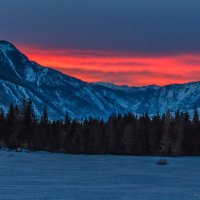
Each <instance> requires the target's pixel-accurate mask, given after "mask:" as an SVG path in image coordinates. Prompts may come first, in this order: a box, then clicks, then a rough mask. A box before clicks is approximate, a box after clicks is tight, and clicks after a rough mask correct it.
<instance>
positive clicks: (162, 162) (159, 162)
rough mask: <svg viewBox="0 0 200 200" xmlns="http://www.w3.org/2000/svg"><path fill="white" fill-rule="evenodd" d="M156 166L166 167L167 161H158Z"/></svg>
mask: <svg viewBox="0 0 200 200" xmlns="http://www.w3.org/2000/svg"><path fill="white" fill-rule="evenodd" d="M157 165H167V161H166V160H165V159H160V160H158V161H157Z"/></svg>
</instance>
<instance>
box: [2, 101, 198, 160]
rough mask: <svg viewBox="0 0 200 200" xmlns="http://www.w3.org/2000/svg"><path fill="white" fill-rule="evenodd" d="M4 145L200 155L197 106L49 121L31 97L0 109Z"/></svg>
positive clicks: (86, 151) (70, 150)
mask: <svg viewBox="0 0 200 200" xmlns="http://www.w3.org/2000/svg"><path fill="white" fill-rule="evenodd" d="M0 147H7V148H9V149H17V148H25V149H28V150H30V151H41V150H42V151H50V152H64V153H70V154H115V155H140V156H141V155H163V156H181V155H200V120H199V115H198V112H197V109H196V107H195V108H194V113H193V116H192V117H190V116H189V114H188V113H187V112H180V111H177V112H176V113H175V114H173V115H172V114H171V113H170V112H166V113H164V114H163V115H162V116H160V115H159V114H158V113H157V114H156V115H154V116H153V117H150V116H149V115H148V113H145V114H144V115H141V116H137V115H135V114H133V113H128V114H124V115H121V114H113V115H112V116H110V117H109V119H108V120H106V121H103V120H100V119H95V118H89V119H87V120H85V121H79V120H76V119H73V120H72V119H70V117H69V115H68V114H66V117H65V119H64V120H57V121H50V120H49V118H48V112H47V109H46V108H44V110H43V112H42V114H41V118H40V119H37V118H36V115H35V112H34V109H33V104H32V102H31V101H23V103H22V106H21V107H20V108H19V107H18V106H17V105H13V104H12V103H11V104H10V107H9V110H8V112H7V113H4V111H3V109H2V108H1V109H0Z"/></svg>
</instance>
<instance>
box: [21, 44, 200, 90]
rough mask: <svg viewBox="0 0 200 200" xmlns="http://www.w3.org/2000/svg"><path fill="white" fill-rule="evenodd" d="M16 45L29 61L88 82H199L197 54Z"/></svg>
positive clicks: (199, 58)
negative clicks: (165, 53)
mask: <svg viewBox="0 0 200 200" xmlns="http://www.w3.org/2000/svg"><path fill="white" fill-rule="evenodd" d="M18 46H19V49H20V50H21V51H22V52H24V53H25V54H26V55H27V56H28V57H29V59H30V60H33V61H36V62H38V63H39V64H41V65H43V66H48V67H51V68H54V69H56V70H59V71H61V72H63V73H65V74H68V75H71V76H74V77H76V78H80V79H82V80H84V81H88V82H97V81H104V82H111V83H115V84H119V85H134V86H142V85H149V84H157V85H166V84H172V83H184V82H189V81H198V80H200V55H198V54H178V55H173V56H170V55H167V56H162V55H157V56H156V55H137V54H134V53H124V52H109V51H108V52H106V51H88V50H70V49H51V50H47V49H42V48H39V47H27V46H23V45H18Z"/></svg>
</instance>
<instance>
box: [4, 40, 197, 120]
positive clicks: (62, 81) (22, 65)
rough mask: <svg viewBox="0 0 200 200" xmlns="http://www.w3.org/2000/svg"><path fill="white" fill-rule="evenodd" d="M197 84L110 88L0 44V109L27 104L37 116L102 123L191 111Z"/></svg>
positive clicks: (116, 86)
mask: <svg viewBox="0 0 200 200" xmlns="http://www.w3.org/2000/svg"><path fill="white" fill-rule="evenodd" d="M199 94H200V81H196V82H189V83H185V84H170V85H166V86H157V85H149V86H141V87H135V86H118V85H115V84H112V83H104V82H97V83H88V82H85V81H82V80H79V79H77V78H75V77H71V76H69V75H66V74H63V73H62V72H59V71H56V70H54V69H51V68H49V67H43V66H41V65H39V64H38V63H36V62H34V61H30V60H29V59H28V57H27V56H26V55H24V54H23V53H21V52H20V51H19V50H18V49H17V48H16V47H15V46H14V45H13V44H11V43H9V42H7V41H0V107H3V108H4V109H5V110H7V108H8V106H9V103H10V102H13V103H17V104H20V102H21V101H22V99H24V98H28V99H31V100H32V101H33V105H34V108H35V110H36V114H37V116H39V115H40V113H41V111H42V110H43V107H44V106H46V107H47V109H48V110H49V115H50V119H61V118H64V115H65V113H66V112H68V113H69V115H70V116H71V117H72V118H78V119H85V118H88V117H90V116H92V117H98V118H103V119H106V118H108V117H109V116H110V115H111V114H113V113H122V114H124V113H127V112H134V113H136V114H143V113H145V112H147V111H148V112H149V114H155V113H156V112H160V113H161V114H162V113H163V112H165V111H166V110H170V111H172V112H174V111H176V110H177V109H180V110H182V111H191V110H192V109H193V107H194V104H197V106H198V107H199V106H200V104H199V103H198V102H200V95H199Z"/></svg>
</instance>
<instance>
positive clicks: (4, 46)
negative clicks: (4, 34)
mask: <svg viewBox="0 0 200 200" xmlns="http://www.w3.org/2000/svg"><path fill="white" fill-rule="evenodd" d="M0 49H1V50H3V51H4V52H5V51H13V50H16V47H15V46H14V45H13V44H12V43H10V42H8V41H5V40H0Z"/></svg>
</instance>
